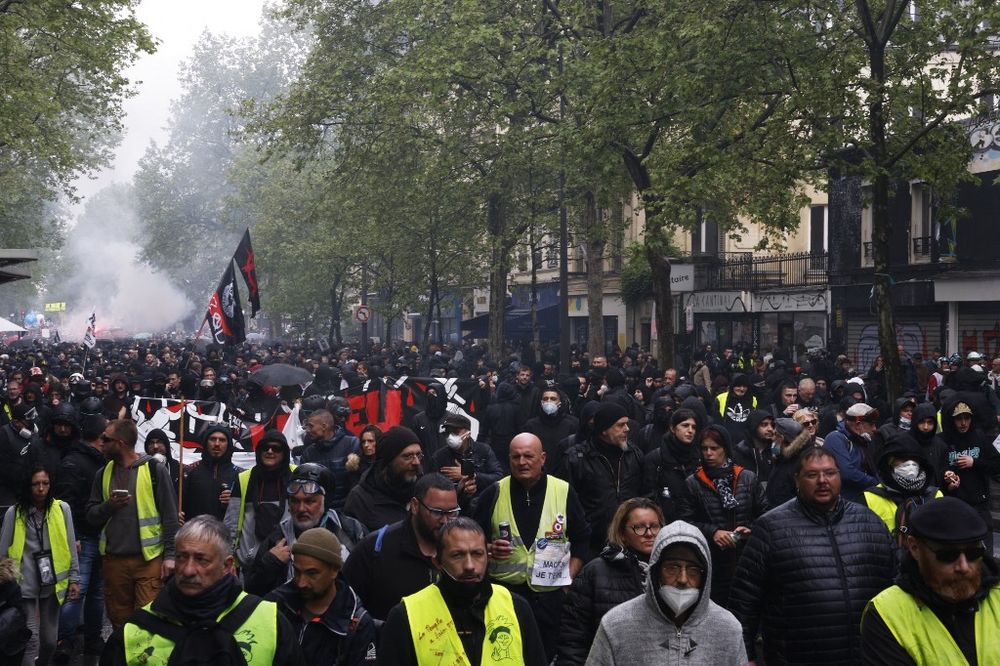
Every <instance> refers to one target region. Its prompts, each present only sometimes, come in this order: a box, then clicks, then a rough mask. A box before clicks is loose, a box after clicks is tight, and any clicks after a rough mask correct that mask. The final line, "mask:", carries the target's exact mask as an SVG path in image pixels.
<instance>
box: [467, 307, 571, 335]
mask: <svg viewBox="0 0 1000 666" xmlns="http://www.w3.org/2000/svg"><path fill="white" fill-rule="evenodd" d="M489 329H490V315H489V313H487V314H483V315H479V316H478V317H473V318H472V319H466V320H465V321H463V322H462V331H463V333H465V336H464V337H466V338H487V337H489ZM538 330H539V334H540V335H541V338H542V340H556V339H558V338H559V306H558V305H550V306H548V307H544V308H539V309H538ZM504 331H505V334H506V337H507V339H508V340H528V339H531V308H508V309H507V312H506V313H505V315H504Z"/></svg>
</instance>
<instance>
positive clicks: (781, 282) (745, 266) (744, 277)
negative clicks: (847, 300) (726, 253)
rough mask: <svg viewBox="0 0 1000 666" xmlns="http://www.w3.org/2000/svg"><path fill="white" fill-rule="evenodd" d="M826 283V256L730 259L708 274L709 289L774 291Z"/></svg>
mask: <svg viewBox="0 0 1000 666" xmlns="http://www.w3.org/2000/svg"><path fill="white" fill-rule="evenodd" d="M826 283H827V253H826V252H812V253H810V252H800V253H795V254H776V255H771V256H765V257H755V256H754V255H752V254H745V255H738V256H735V257H726V258H725V259H723V260H722V261H720V262H719V263H718V264H717V265H716V266H713V267H712V268H710V269H709V273H708V288H709V289H731V290H737V291H744V290H746V291H754V290H757V289H766V288H773V287H805V286H812V285H816V286H820V285H825V284H826Z"/></svg>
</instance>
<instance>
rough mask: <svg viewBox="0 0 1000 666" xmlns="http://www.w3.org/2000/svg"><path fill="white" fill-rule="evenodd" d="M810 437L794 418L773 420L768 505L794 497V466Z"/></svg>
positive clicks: (780, 502)
mask: <svg viewBox="0 0 1000 666" xmlns="http://www.w3.org/2000/svg"><path fill="white" fill-rule="evenodd" d="M811 438H812V436H811V435H810V434H809V431H808V430H806V429H805V428H803V427H802V425H801V424H800V423H798V422H797V421H795V419H784V418H782V419H776V420H775V422H774V442H773V443H772V445H771V455H772V456H774V466H773V467H772V468H771V478H770V479H769V480H768V482H767V491H766V495H767V505H768V506H771V507H775V506H779V505H781V504H784V503H785V502H787V501H788V500H790V499H792V498H793V497H795V468H796V466H797V465H798V459H799V455H800V454H801V453H802V451H803V450H804V449H805V448H806V446H807V445H808V444H809V440H810V439H811Z"/></svg>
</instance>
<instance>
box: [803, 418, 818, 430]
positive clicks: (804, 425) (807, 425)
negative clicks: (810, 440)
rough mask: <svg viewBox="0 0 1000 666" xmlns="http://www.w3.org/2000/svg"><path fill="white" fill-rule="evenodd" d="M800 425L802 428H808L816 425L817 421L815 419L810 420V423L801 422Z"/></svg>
mask: <svg viewBox="0 0 1000 666" xmlns="http://www.w3.org/2000/svg"><path fill="white" fill-rule="evenodd" d="M801 423H802V427H803V428H809V427H812V426H815V425H817V424H818V423H819V421H817V420H816V419H812V420H811V421H802V422H801Z"/></svg>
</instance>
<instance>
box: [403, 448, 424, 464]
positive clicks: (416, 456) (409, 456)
mask: <svg viewBox="0 0 1000 666" xmlns="http://www.w3.org/2000/svg"><path fill="white" fill-rule="evenodd" d="M399 457H400V458H401V459H402V460H404V461H406V462H413V461H414V460H423V459H424V454H423V453H420V452H419V451H417V452H416V453H402V454H400V456H399Z"/></svg>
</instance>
